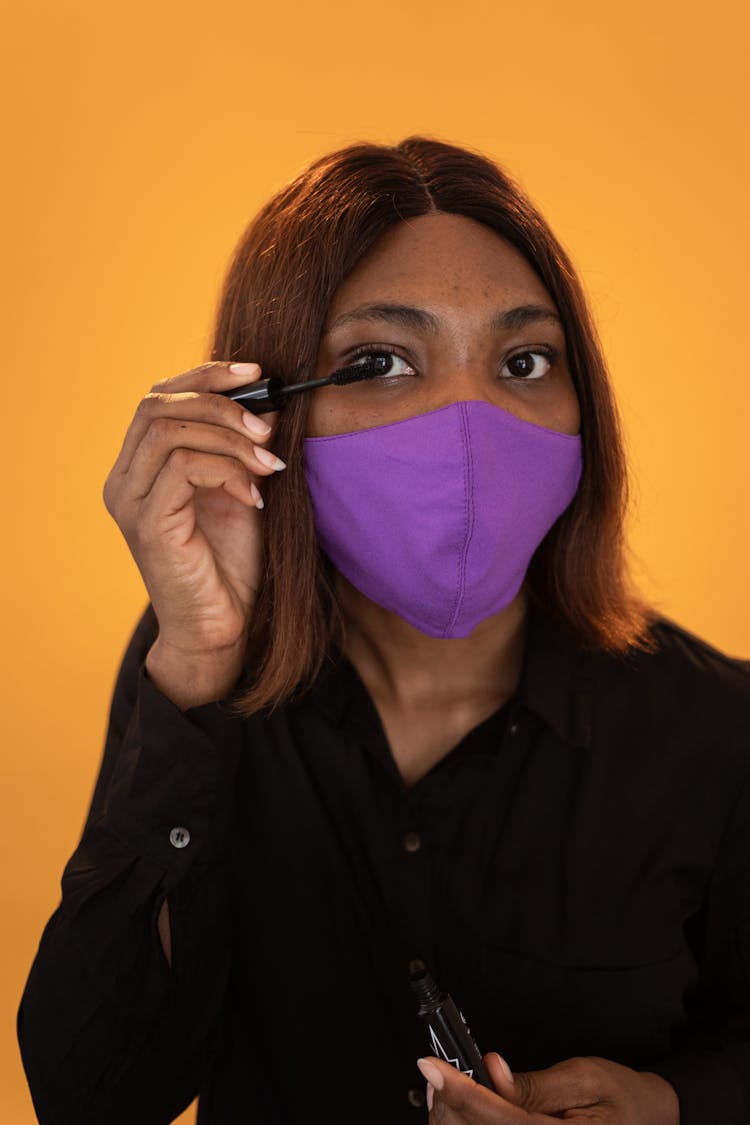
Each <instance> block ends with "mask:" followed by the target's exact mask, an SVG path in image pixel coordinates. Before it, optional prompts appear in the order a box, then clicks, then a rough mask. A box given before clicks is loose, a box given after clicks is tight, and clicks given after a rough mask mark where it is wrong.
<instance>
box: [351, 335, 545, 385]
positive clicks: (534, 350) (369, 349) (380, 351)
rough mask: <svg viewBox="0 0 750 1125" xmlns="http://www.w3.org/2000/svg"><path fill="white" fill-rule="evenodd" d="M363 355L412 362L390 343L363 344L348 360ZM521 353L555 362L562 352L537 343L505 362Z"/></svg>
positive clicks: (520, 377) (384, 378)
mask: <svg viewBox="0 0 750 1125" xmlns="http://www.w3.org/2000/svg"><path fill="white" fill-rule="evenodd" d="M363 355H397V356H398V357H399V359H403V360H404V362H405V363H409V362H410V361H409V359H407V357H406V356H405V355H403V354H402V353H401V352H400V351H399V350H398V349H397V348H394V347H392V346H391V345H389V346H388V347H380V346H379V345H378V344H361V345H360V346H359V347H358V348H355V350H354V351H353V352H351V353H350V355H349V359H348V362H349V363H352V362H353V361H354V360H355V359H357V358H358V357H359V356H363ZM520 355H543V356H544V357H545V359H548V360H549V362H550V363H551V364H553V363H555V361H556V360H557V359H558V357H559V355H560V353H559V351H558V349H557V348H553V347H552V346H551V345H549V344H538V345H537V344H535V345H533V346H532V347H530V348H523V349H521V350H520V351H517V352H513V354H512V355H509V356H508V358H507V359H506V361H505V363H510V362H511V360H513V359H516V358H517V357H518V356H520ZM505 363H504V364H503V367H505ZM396 378H399V376H397V375H395V376H394V375H378V376H376V377H375V379H374V380H373V382H378V381H379V380H380V381H382V382H387V381H388V380H393V379H396ZM509 378H511V379H516V380H517V381H518V382H519V383H533V382H534V381H535V380H533V379H530V378H529V377H528V376H526V377H524V376H523V375H511V376H509Z"/></svg>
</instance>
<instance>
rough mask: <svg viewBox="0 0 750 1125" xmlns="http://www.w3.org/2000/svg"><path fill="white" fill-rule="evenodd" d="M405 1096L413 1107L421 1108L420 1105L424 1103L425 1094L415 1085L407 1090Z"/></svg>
mask: <svg viewBox="0 0 750 1125" xmlns="http://www.w3.org/2000/svg"><path fill="white" fill-rule="evenodd" d="M406 1097H407V1099H408V1102H409V1105H413V1106H414V1108H415V1109H421V1108H422V1106H423V1105H424V1103H425V1095H424V1094H423V1092H422V1091H421V1090H418V1089H417V1088H416V1087H414V1088H413V1089H411V1090H409V1092H408V1094H407V1095H406Z"/></svg>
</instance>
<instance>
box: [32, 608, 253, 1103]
mask: <svg viewBox="0 0 750 1125" xmlns="http://www.w3.org/2000/svg"><path fill="white" fill-rule="evenodd" d="M155 635H156V621H155V617H154V615H153V612H152V611H151V609H150V608H149V610H147V611H146V613H145V614H144V616H143V618H142V619H141V622H140V624H139V626H138V628H137V629H136V631H135V634H134V636H133V638H132V640H131V643H130V645H129V648H128V650H127V652H126V654H125V657H124V660H123V663H122V666H121V669H120V672H119V676H118V679H117V684H116V687H115V692H114V697H113V701H112V707H111V712H110V720H109V726H108V731H107V738H106V743H105V749H104V755H103V760H102V765H101V769H100V773H99V776H98V779H97V782H96V786H95V789H94V794H93V798H92V801H91V807H90V810H89V813H88V816H87V819H86V823H85V827H84V830H83V834H82V837H81V840H80V843H79V844H78V847H77V849H76V851H75V852H74V854H73V856H72V857H71V859H70V860H69V862H68V864H67V866H66V867H65V870H64V873H63V877H62V898H61V901H60V904H59V905H58V907H57V909H56V910H55V912H54V914H53V915H52V917H51V918H50V920H49V922H48V923H47V926H46V928H45V930H44V933H43V935H42V938H41V941H40V945H39V949H38V951H37V954H36V957H35V959H34V962H33V965H32V967H31V971H30V974H29V977H28V980H27V983H26V987H25V990H24V993H23V996H22V999H21V1004H20V1008H19V1011H18V1023H17V1029H18V1038H19V1044H20V1048H21V1055H22V1058H23V1063H24V1067H25V1070H26V1076H27V1079H28V1083H29V1088H30V1091H31V1096H32V1099H33V1102H34V1107H35V1109H36V1112H37V1116H38V1119H39V1121H40V1123H41V1125H74V1123H75V1125H89V1123H91V1125H93V1123H94V1122H96V1123H97V1125H101V1123H102V1122H104V1121H106V1122H107V1123H108V1125H120V1123H122V1125H125V1123H126V1122H127V1123H128V1125H132V1123H133V1122H134V1121H138V1122H140V1123H142V1125H167V1123H168V1122H171V1121H172V1120H173V1119H174V1118H175V1117H176V1116H178V1114H179V1113H181V1112H182V1111H183V1110H184V1109H185V1108H186V1107H187V1106H188V1105H189V1104H190V1102H191V1101H192V1099H193V1098H194V1097H195V1096H196V1094H197V1092H198V1089H199V1087H200V1084H201V1081H202V1078H203V1076H204V1075H205V1073H206V1070H207V1069H208V1066H209V1063H210V1059H211V1057H212V1054H213V1052H214V1051H215V1050H217V1049H218V1048H219V1039H220V1028H219V1012H220V1008H221V1004H222V1001H223V997H224V993H225V989H226V982H227V978H228V973H229V956H230V954H229V950H230V941H229V935H228V930H229V926H228V886H227V884H228V875H227V864H226V848H227V833H228V832H229V822H230V818H231V793H232V787H233V777H234V775H235V773H236V766H237V761H238V746H239V739H238V735H237V728H238V726H239V720H233V719H232V718H231V717H230V716H229V715H228V714H227V713H226V709H225V708H223V707H222V706H221V705H220V704H208V705H205V706H202V707H197V708H194V709H192V710H190V711H186V712H181V711H180V710H179V708H177V707H176V706H175V705H174V704H172V703H171V702H170V701H169V700H168V699H167V698H166V697H165V696H163V695H162V694H161V693H160V692H159V691H158V690H157V689H156V687H155V686H154V684H153V683H151V681H150V680H149V679H148V676H147V674H146V672H145V669H144V659H145V655H146V653H147V652H148V649H149V648H150V647H151V644H152V643H153V640H154V638H155ZM165 899H166V900H168V908H169V918H170V930H171V944H172V951H171V957H172V964H171V967H170V964H169V963H168V961H167V959H166V957H165V954H164V951H163V948H162V945H161V940H160V938H159V934H158V928H157V920H158V916H159V911H160V908H161V906H162V904H163V902H164V900H165Z"/></svg>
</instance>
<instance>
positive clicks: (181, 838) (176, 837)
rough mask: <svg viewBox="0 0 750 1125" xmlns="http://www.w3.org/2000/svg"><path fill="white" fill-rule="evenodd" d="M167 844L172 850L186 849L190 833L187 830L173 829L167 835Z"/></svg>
mask: <svg viewBox="0 0 750 1125" xmlns="http://www.w3.org/2000/svg"><path fill="white" fill-rule="evenodd" d="M169 842H170V844H171V845H172V847H173V848H186V847H187V846H188V844H189V843H190V833H189V832H188V830H187V828H173V829H172V831H171V832H170V833H169Z"/></svg>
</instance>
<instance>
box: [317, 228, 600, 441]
mask: <svg viewBox="0 0 750 1125" xmlns="http://www.w3.org/2000/svg"><path fill="white" fill-rule="evenodd" d="M531 306H533V309H531V308H530V307H531ZM367 351H378V352H388V353H390V355H391V358H392V361H393V362H392V366H391V370H390V372H389V373H388V374H387V375H385V376H381V377H379V378H376V379H368V380H365V381H363V382H361V383H354V384H350V385H349V386H346V387H322V388H320V389H319V390H317V391H313V393H312V402H311V404H310V415H309V423H308V434H309V436H311V437H324V436H328V435H329V434H341V433H350V432H351V431H353V430H364V429H369V428H370V427H372V426H382V425H385V424H387V423H389V422H398V421H401V420H402V419H404V418H410V417H412V416H413V415H415V414H423V413H425V412H427V411H430V410H437V409H438V408H439V407H441V406H448V405H450V404H451V403H454V402H461V401H465V400H468V399H480V400H484V401H485V402H489V403H493V404H494V405H496V406H500V407H502V408H503V409H504V410H508V411H510V412H511V413H512V414H515V415H516V416H517V417H519V418H522V419H524V421H527V422H533V423H535V424H536V425H539V426H545V427H547V428H548V429H552V430H558V431H559V432H560V433H564V434H576V433H578V431H579V428H580V413H579V409H578V399H577V396H576V392H575V389H574V387H573V381H572V379H571V376H570V372H569V370H568V362H567V356H566V348H565V335H564V333H563V329H562V325H561V323H560V321H559V319H558V316H557V312H556V309H555V306H554V303H553V301H552V299H551V297H550V295H549V293H548V292H547V290H546V288H545V287H544V285H543V284H542V282H541V281H540V279H539V278H538V277H537V275H536V274H535V273H534V271H533V269H532V268H531V266H530V265H529V264H528V263H527V262H526V260H525V258H524V257H523V256H522V255H521V254H520V252H519V251H518V250H516V249H515V247H514V246H512V245H511V244H510V243H509V242H507V241H506V240H505V239H504V238H502V237H501V236H500V235H499V234H497V233H496V232H495V231H493V230H491V229H490V228H489V227H485V226H483V225H482V224H481V223H478V222H475V221H474V220H473V219H467V218H464V217H463V216H462V215H447V214H437V215H435V214H432V215H422V216H420V217H419V218H417V219H410V220H408V221H406V222H403V223H400V224H399V225H398V226H397V227H394V228H393V229H392V230H390V231H388V233H387V234H385V235H384V236H383V238H382V239H380V241H379V242H377V243H376V245H375V246H374V247H373V249H372V250H370V252H369V253H368V254H367V255H366V256H365V257H364V258H363V259H362V261H361V262H360V263H359V265H358V266H357V267H356V268H355V269H354V270H353V272H352V273H351V274H350V275H349V276H348V277H347V278H346V280H345V281H344V282H343V283H342V284H341V286H340V287H339V289H338V290H337V292H336V294H335V296H334V298H333V300H332V302H331V305H330V308H329V310H328V315H327V317H326V323H325V326H324V329H323V334H322V337H321V341H320V347H319V350H318V362H317V366H316V372H315V378H322V377H323V376H325V375H330V374H331V373H332V372H333V371H335V370H336V369H337V368H339V367H344V366H346V365H348V364H350V363H354V362H356V361H357V360H358V358H359V355H361V354H362V352H367ZM358 353H359V354H358Z"/></svg>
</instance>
